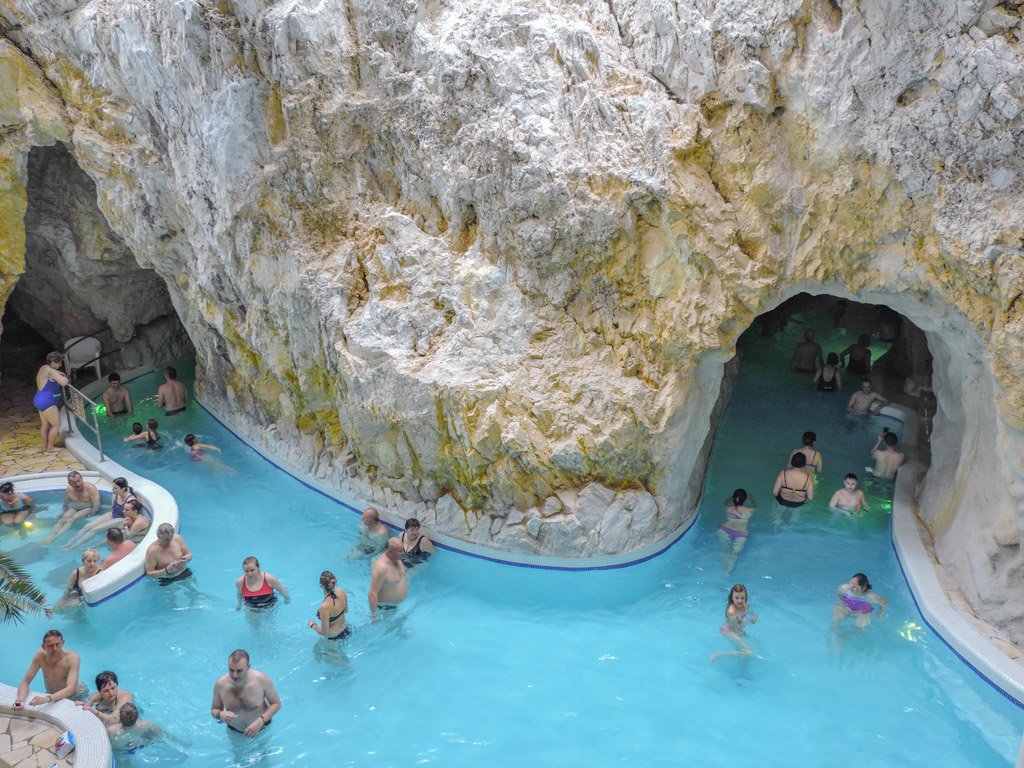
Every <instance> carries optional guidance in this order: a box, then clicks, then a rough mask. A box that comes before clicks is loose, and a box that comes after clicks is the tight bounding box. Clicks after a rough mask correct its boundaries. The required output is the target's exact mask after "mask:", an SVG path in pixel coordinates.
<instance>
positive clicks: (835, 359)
mask: <svg viewBox="0 0 1024 768" xmlns="http://www.w3.org/2000/svg"><path fill="white" fill-rule="evenodd" d="M825 362H826V363H828V364H829V365H839V355H837V354H836V353H835V352H829V353H828V357H826V358H825Z"/></svg>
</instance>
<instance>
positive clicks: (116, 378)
mask: <svg viewBox="0 0 1024 768" xmlns="http://www.w3.org/2000/svg"><path fill="white" fill-rule="evenodd" d="M107 383H108V385H109V386H108V387H107V388H106V390H105V391H104V392H103V405H105V406H106V408H107V417H108V418H111V419H116V418H117V417H118V416H121V415H123V414H126V413H127V414H129V415H131V416H134V415H135V408H134V407H133V406H132V396H131V393H130V392H129V391H128V388H127V387H123V386H121V376H120V374H117V373H112V374H110V375H109V376H107Z"/></svg>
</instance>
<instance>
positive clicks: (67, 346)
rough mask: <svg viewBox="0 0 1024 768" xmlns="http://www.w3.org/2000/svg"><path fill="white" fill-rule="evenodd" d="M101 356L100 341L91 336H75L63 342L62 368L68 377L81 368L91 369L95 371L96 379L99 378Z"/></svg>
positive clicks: (101, 346)
mask: <svg viewBox="0 0 1024 768" xmlns="http://www.w3.org/2000/svg"><path fill="white" fill-rule="evenodd" d="M101 354H103V345H102V344H100V340H99V339H96V338H93V337H92V336H75V337H74V338H73V339H68V340H67V341H66V342H64V366H65V369H66V370H67V373H68V375H69V376H73V375H74V372H75V371H76V370H79V369H81V368H83V367H84V368H92V369H93V370H95V371H96V378H97V379H98V378H100V376H101V375H102V374H101V373H100V361H99V359H98V358H99V356H100V355H101Z"/></svg>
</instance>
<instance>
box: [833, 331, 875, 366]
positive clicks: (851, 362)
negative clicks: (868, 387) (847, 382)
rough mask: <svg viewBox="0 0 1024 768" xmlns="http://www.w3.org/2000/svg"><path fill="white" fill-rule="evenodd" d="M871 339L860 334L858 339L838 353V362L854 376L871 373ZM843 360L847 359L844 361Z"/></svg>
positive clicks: (864, 334)
mask: <svg viewBox="0 0 1024 768" xmlns="http://www.w3.org/2000/svg"><path fill="white" fill-rule="evenodd" d="M870 345H871V337H870V336H868V335H867V334H866V333H862V334H861V335H860V338H858V339H857V341H855V342H854V343H853V344H851V345H850V346H848V347H847V348H846V349H844V350H843V351H842V352H840V353H839V362H840V363H842V364H843V365H844V366H845V368H846V370H848V371H849V372H850V373H852V374H854V375H856V376H867V375H868V374H869V373H871V346H870ZM843 358H847V359H846V360H845V361H844V360H843Z"/></svg>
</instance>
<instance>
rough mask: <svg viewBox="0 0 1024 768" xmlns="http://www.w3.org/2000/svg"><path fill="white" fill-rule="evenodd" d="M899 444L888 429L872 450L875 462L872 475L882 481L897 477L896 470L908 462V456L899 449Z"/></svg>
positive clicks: (883, 431) (879, 437) (884, 430)
mask: <svg viewBox="0 0 1024 768" xmlns="http://www.w3.org/2000/svg"><path fill="white" fill-rule="evenodd" d="M883 443H885V446H884V447H882V444H883ZM898 443H899V438H898V437H896V435H895V433H893V432H890V431H889V428H888V427H886V428H885V429H883V430H882V433H881V434H880V435H879V436H878V439H877V440H876V441H875V445H874V447H873V448H872V449H871V458H872V459H874V460H875V467H874V469H873V470H871V473H872V474H873V475H874V476H875V477H877V478H879V479H880V480H892V479H893V478H894V477H896V470H898V469H899V468H900V467H902V466H903V462H905V461H906V460H907V454H905V453H904V452H903V451H901V450H900V449H899V446H898Z"/></svg>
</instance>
